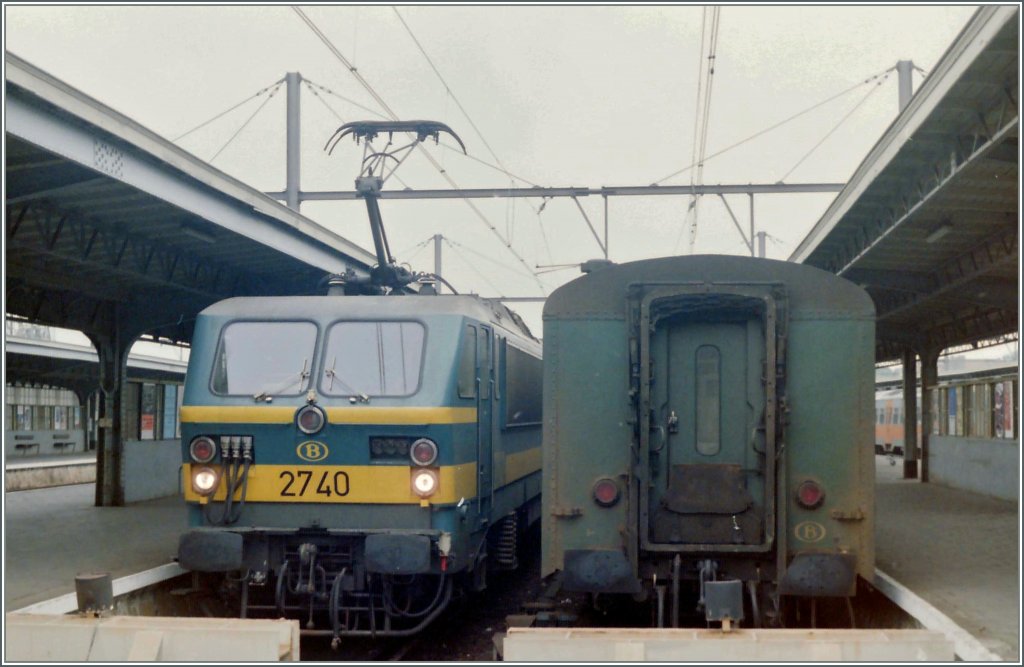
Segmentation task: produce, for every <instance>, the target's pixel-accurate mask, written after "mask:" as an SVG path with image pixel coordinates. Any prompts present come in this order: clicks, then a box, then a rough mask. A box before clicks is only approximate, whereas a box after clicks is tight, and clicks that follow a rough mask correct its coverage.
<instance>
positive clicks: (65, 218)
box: [7, 202, 262, 299]
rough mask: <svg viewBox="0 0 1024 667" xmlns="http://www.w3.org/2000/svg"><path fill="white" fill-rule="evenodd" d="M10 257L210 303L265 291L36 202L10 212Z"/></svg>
mask: <svg viewBox="0 0 1024 667" xmlns="http://www.w3.org/2000/svg"><path fill="white" fill-rule="evenodd" d="M7 255H8V261H9V263H10V264H14V266H18V265H19V264H21V263H24V259H25V258H26V256H36V257H45V258H49V259H51V260H59V261H60V262H61V263H63V265H64V270H65V271H66V272H67V273H68V274H69V275H71V276H74V275H75V273H76V271H75V268H79V269H88V268H93V269H99V270H101V271H102V272H103V273H109V274H111V277H112V278H114V279H117V278H118V277H121V278H128V279H130V280H132V281H135V280H138V281H141V282H144V283H147V284H149V285H157V286H160V287H164V288H168V289H172V290H175V291H179V290H180V291H185V292H188V293H190V294H193V295H195V296H198V297H200V298H204V299H216V298H223V297H225V296H229V295H237V294H240V293H246V292H248V293H258V291H259V289H260V288H261V287H262V286H261V285H259V284H258V282H256V281H254V280H253V278H252V277H251V276H246V275H244V274H242V273H241V272H239V271H235V270H232V269H230V268H228V267H225V266H223V264H222V263H219V262H211V261H204V260H202V259H201V258H199V257H196V256H195V255H194V254H189V253H186V252H184V251H181V250H178V249H176V248H173V247H169V246H167V245H159V244H157V243H155V242H153V241H149V240H147V239H144V238H141V237H139V236H135V235H132V234H129V233H127V232H125V231H124V230H122V229H118V228H117V227H115V226H113V225H104V224H96V223H94V222H92V221H90V220H89V219H88V218H86V217H85V216H82V215H78V214H74V213H67V212H64V211H59V210H56V209H54V208H52V207H49V206H47V205H45V204H42V203H35V202H30V203H24V204H22V205H21V206H18V207H8V208H7ZM68 268H70V271H68ZM9 270H10V267H9ZM13 273H14V274H15V275H17V271H14V272H13ZM79 287H80V286H79ZM103 289H104V291H108V292H109V291H110V290H109V288H108V287H104V288H103Z"/></svg>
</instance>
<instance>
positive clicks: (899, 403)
mask: <svg viewBox="0 0 1024 667" xmlns="http://www.w3.org/2000/svg"><path fill="white" fill-rule="evenodd" d="M943 361H944V360H940V369H939V381H938V383H937V384H936V386H935V390H934V391H933V392H932V395H931V401H932V406H931V408H932V412H931V414H932V423H931V427H930V430H929V432H930V433H932V434H934V435H952V436H964V437H969V438H1000V439H1013V438H1014V437H1015V435H1016V433H1017V421H1018V419H1017V417H1018V415H1017V406H1018V405H1019V404H1018V402H1017V400H1016V398H1015V397H1016V395H1017V380H1018V369H1017V367H1016V366H1010V365H1006V362H999V361H994V360H988V361H985V360H979V361H974V362H970V361H966V360H962V361H961V363H960V364H959V365H960V366H964V367H966V368H967V370H965V369H964V368H960V369H957V370H954V369H952V368H944V367H943V365H942V362H943ZM972 366H978V367H979V369H977V370H971V369H970V367H972ZM957 371H959V372H957ZM917 398H918V401H917V402H918V406H920V405H921V392H920V390H918V392H917ZM918 410H919V411H920V407H919V408H918ZM905 420H906V413H905V411H904V407H903V390H902V389H900V388H892V387H886V388H880V389H879V390H878V391H877V392H876V393H875V453H876V454H883V453H889V452H891V453H893V454H896V455H899V456H902V455H903V454H904V443H903V439H904V428H905V426H904V424H905ZM917 425H918V428H917V434H918V445H919V446H920V444H921V432H922V431H921V415H920V412H918V417H917Z"/></svg>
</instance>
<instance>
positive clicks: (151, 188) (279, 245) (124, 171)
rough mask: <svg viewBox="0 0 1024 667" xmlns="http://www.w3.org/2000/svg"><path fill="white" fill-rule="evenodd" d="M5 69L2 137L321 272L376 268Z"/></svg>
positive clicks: (75, 97)
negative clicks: (130, 189)
mask: <svg viewBox="0 0 1024 667" xmlns="http://www.w3.org/2000/svg"><path fill="white" fill-rule="evenodd" d="M6 64H7V70H6V77H7V79H6V92H7V96H6V100H5V102H6V108H5V121H6V131H7V133H8V134H9V135H13V136H15V137H18V138H19V139H22V140H24V141H26V142H28V143H30V144H33V145H35V146H38V147H40V148H43V149H45V150H46V151H48V152H50V153H53V154H55V155H57V156H60V157H63V158H66V159H67V160H70V161H71V162H74V163H76V164H78V165H81V166H84V167H86V168H89V169H91V170H93V171H94V172H99V173H101V174H105V175H107V176H109V177H110V178H111V179H113V180H115V181H118V182H121V183H124V184H126V185H128V186H130V187H132V188H135V189H139V190H142V191H145V192H148V193H150V194H152V195H153V196H155V197H157V198H158V199H161V200H163V201H165V202H167V203H168V204H171V205H174V206H177V207H178V208H180V209H183V210H185V211H189V212H190V213H192V214H193V215H196V216H197V217H199V218H201V219H203V220H206V221H207V222H209V223H210V224H212V225H215V226H219V227H222V228H224V229H226V230H230V231H231V232H233V233H235V234H238V235H240V236H242V237H244V238H249V239H252V240H254V241H257V242H259V243H261V244H263V245H266V246H268V247H271V248H275V249H277V250H278V251H280V252H282V253H285V254H287V255H290V256H291V257H294V258H295V259H296V260H297V261H299V262H304V263H306V264H309V265H310V266H313V267H316V268H317V269H320V270H322V271H325V272H332V273H341V272H344V271H345V269H346V268H352V269H354V270H356V271H357V272H363V273H365V271H366V270H367V268H368V267H369V266H372V265H373V264H374V263H375V260H374V258H373V256H372V255H371V254H370V253H368V252H366V251H365V250H363V249H362V248H360V247H358V246H356V245H355V244H353V243H351V242H350V241H348V240H346V239H344V238H342V237H341V236H338V235H337V234H334V233H333V232H331V231H330V230H327V229H325V228H324V227H321V226H320V225H318V224H317V223H315V222H313V221H311V220H309V219H308V218H304V217H302V216H301V215H299V214H297V213H296V212H295V211H292V210H290V209H288V208H287V207H286V206H283V205H281V204H279V203H278V202H275V201H273V200H271V199H268V198H267V197H265V196H264V195H262V194H261V193H259V192H257V191H255V190H253V189H252V188H250V187H248V186H246V185H244V184H242V183H241V182H239V181H237V180H235V179H233V178H231V177H229V176H227V175H226V174H224V173H222V172H220V171H218V170H216V169H214V168H212V167H210V166H209V165H207V164H206V163H204V162H202V161H200V160H199V159H198V158H196V157H194V156H192V155H191V154H189V153H187V152H186V151H184V150H182V149H180V148H178V147H177V146H175V145H174V144H172V143H171V142H169V141H167V140H166V139H164V138H162V137H159V136H158V135H156V134H154V133H152V132H150V131H149V130H147V129H146V128H144V127H142V126H141V125H139V124H138V123H136V122H134V121H132V120H131V119H129V118H127V117H125V116H123V115H121V114H118V113H117V112H115V111H113V110H112V109H109V108H107V107H105V106H103V105H101V104H100V103H98V102H97V101H96V100H93V99H92V98H89V97H88V96H86V95H83V94H82V93H80V92H79V91H77V90H75V89H73V88H71V87H69V86H67V85H66V84H64V83H63V82H61V81H59V80H57V79H54V78H53V77H51V76H49V75H48V74H46V73H45V72H42V71H41V70H38V69H37V68H35V67H33V66H32V65H29V64H28V63H26V62H25V61H23V60H21V59H20V58H18V57H16V56H13V55H12V54H9V53H8V54H6ZM40 101H42V102H43V103H40ZM46 103H49V104H46ZM51 105H52V106H51ZM69 116H70V118H69Z"/></svg>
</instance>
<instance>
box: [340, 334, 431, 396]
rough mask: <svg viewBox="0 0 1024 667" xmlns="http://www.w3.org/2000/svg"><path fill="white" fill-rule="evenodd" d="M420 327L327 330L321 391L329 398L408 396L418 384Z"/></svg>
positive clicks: (420, 346)
mask: <svg viewBox="0 0 1024 667" xmlns="http://www.w3.org/2000/svg"><path fill="white" fill-rule="evenodd" d="M424 338H425V331H424V327H423V325H422V324H420V323H419V322H337V323H335V324H333V325H332V326H331V328H330V329H329V330H328V331H327V343H326V344H325V345H324V373H323V376H322V377H321V378H320V390H321V391H322V392H323V393H324V394H326V395H331V396H355V395H360V394H362V395H365V396H409V395H411V394H414V393H416V390H417V389H418V388H419V384H420V367H421V366H422V361H423V344H424Z"/></svg>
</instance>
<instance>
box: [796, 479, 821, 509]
mask: <svg viewBox="0 0 1024 667" xmlns="http://www.w3.org/2000/svg"><path fill="white" fill-rule="evenodd" d="M796 500H797V502H798V503H800V504H801V505H802V506H804V507H806V508H807V509H809V510H812V509H814V508H815V507H818V506H820V505H821V503H822V502H824V500H825V490H824V489H822V488H821V487H820V486H819V485H818V483H817V482H814V481H811V480H807V481H805V482H804V483H803V484H801V485H800V486H799V488H797V490H796Z"/></svg>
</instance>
